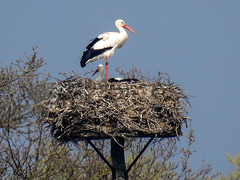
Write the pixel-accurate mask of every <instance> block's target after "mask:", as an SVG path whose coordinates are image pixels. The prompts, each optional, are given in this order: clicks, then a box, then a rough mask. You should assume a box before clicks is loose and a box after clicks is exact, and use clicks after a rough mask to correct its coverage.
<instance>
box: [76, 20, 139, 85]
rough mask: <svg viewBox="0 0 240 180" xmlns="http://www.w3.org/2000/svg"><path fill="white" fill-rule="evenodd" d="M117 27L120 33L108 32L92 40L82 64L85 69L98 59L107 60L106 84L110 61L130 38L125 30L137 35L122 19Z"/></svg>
mask: <svg viewBox="0 0 240 180" xmlns="http://www.w3.org/2000/svg"><path fill="white" fill-rule="evenodd" d="M115 26H116V28H117V29H118V31H119V32H106V33H103V34H100V35H99V36H98V37H96V38H95V39H93V40H92V42H91V43H90V44H89V45H88V46H87V47H86V48H87V50H86V51H84V52H83V55H82V58H81V61H80V64H81V67H85V66H86V64H87V63H89V62H92V61H95V60H97V59H103V58H106V82H108V59H109V57H110V56H112V55H113V54H114V51H115V49H116V48H121V47H122V46H123V45H124V43H125V42H126V40H127V38H128V34H127V32H126V31H125V29H124V28H126V29H128V30H129V31H131V32H133V33H135V32H134V31H133V30H132V29H131V28H130V27H128V26H127V25H126V24H125V22H124V21H123V20H121V19H118V20H116V22H115Z"/></svg>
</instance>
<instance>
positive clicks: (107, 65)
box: [106, 57, 108, 83]
mask: <svg viewBox="0 0 240 180" xmlns="http://www.w3.org/2000/svg"><path fill="white" fill-rule="evenodd" d="M106 83H108V57H107V58H106Z"/></svg>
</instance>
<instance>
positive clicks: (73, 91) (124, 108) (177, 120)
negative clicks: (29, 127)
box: [46, 77, 189, 141]
mask: <svg viewBox="0 0 240 180" xmlns="http://www.w3.org/2000/svg"><path fill="white" fill-rule="evenodd" d="M187 105H188V101H187V96H186V95H185V94H184V93H183V90H182V89H181V88H180V87H178V86H176V85H174V83H163V82H160V81H155V82H154V83H149V82H144V81H134V82H115V83H108V84H106V83H102V82H95V81H93V80H92V79H88V78H81V77H71V78H68V79H66V80H63V81H60V82H57V83H55V84H54V87H53V89H52V91H51V98H50V99H49V100H48V101H47V103H46V107H47V111H48V113H47V114H48V115H47V123H48V124H49V126H50V127H51V132H52V134H53V136H54V137H55V138H56V139H58V140H60V141H80V140H86V139H90V140H92V139H108V138H114V137H124V138H126V137H153V136H154V137H176V136H180V135H182V131H181V129H182V125H183V123H186V120H187V119H189V118H188V117H187V116H186V114H187V111H186V106H187Z"/></svg>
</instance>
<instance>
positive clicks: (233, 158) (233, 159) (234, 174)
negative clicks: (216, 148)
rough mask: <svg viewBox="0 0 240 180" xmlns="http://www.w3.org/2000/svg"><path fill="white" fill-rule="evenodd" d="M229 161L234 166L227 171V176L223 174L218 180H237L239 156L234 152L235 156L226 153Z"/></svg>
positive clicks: (238, 177)
mask: <svg viewBox="0 0 240 180" xmlns="http://www.w3.org/2000/svg"><path fill="white" fill-rule="evenodd" d="M227 157H228V161H229V163H230V164H231V165H232V166H233V167H234V171H229V173H228V174H229V175H228V177H226V176H223V177H220V180H229V179H230V180H238V179H240V156H239V154H236V155H235V156H231V155H230V154H227Z"/></svg>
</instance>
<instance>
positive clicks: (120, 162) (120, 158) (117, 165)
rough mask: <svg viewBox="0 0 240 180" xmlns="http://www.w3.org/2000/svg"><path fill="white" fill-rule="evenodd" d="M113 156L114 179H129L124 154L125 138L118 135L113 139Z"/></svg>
mask: <svg viewBox="0 0 240 180" xmlns="http://www.w3.org/2000/svg"><path fill="white" fill-rule="evenodd" d="M111 157H112V166H113V171H112V180H127V179H128V177H127V172H126V164H125V156H124V138H122V137H116V138H115V139H111Z"/></svg>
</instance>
